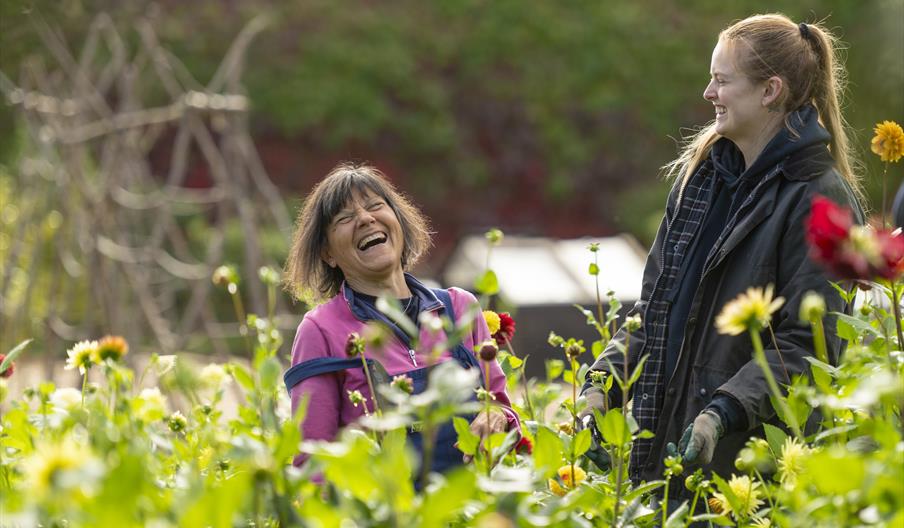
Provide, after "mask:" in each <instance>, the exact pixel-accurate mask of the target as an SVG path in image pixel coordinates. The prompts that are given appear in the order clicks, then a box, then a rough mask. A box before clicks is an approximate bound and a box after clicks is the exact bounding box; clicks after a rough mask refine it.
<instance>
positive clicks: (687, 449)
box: [666, 409, 725, 466]
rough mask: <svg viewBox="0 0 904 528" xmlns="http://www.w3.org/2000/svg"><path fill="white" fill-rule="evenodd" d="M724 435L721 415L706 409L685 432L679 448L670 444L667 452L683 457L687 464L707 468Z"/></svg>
mask: <svg viewBox="0 0 904 528" xmlns="http://www.w3.org/2000/svg"><path fill="white" fill-rule="evenodd" d="M724 433H725V428H724V426H723V425H722V419H721V418H719V414H718V413H716V412H715V411H713V410H711V409H704V410H703V412H701V413H700V414H698V415H697V417H696V418H695V419H694V421H693V422H691V423H690V424H689V425H688V426H687V429H685V430H684V434H683V435H681V440H680V441H679V442H678V447H677V448H676V447H675V444H674V443H673V442H669V443H668V445H667V446H666V452H667V453H668V454H669V455H670V456H681V457H682V458H683V460H684V462H685V463H687V464H691V465H700V466H705V465H706V464H709V463H710V462H712V460H713V453H715V451H716V444H717V443H718V442H719V439H720V438H722V435H723V434H724Z"/></svg>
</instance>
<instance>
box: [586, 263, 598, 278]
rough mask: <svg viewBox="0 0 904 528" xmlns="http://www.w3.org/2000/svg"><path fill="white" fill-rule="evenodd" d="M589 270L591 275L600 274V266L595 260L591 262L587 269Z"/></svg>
mask: <svg viewBox="0 0 904 528" xmlns="http://www.w3.org/2000/svg"><path fill="white" fill-rule="evenodd" d="M587 272H588V273H590V274H591V275H599V274H600V267H599V266H597V265H596V263H595V262H591V263H590V268H589V269H588V270H587Z"/></svg>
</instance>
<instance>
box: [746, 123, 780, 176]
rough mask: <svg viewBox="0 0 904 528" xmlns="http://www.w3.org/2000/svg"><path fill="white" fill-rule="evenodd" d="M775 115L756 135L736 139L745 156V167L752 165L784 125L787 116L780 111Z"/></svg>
mask: <svg viewBox="0 0 904 528" xmlns="http://www.w3.org/2000/svg"><path fill="white" fill-rule="evenodd" d="M774 115H775V117H774V118H773V119H770V120H769V121H768V122H766V123H765V124H764V125H763V128H761V129H760V132H759V133H758V134H756V135H755V136H754V137H752V138H750V139H749V140H745V141H735V145H737V146H738V149H739V150H740V151H741V154H742V155H743V156H744V166H745V167H747V168H750V166H751V165H753V162H754V161H756V159H757V158H758V157H759V156H760V154H762V153H763V149H765V148H766V145H768V144H769V142H770V141H772V138H773V137H775V135H776V134H777V133H778V131H779V130H781V128H782V126H784V122H785V116H784V115H783V114H780V113H775V114H774Z"/></svg>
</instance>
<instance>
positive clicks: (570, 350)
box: [565, 339, 587, 361]
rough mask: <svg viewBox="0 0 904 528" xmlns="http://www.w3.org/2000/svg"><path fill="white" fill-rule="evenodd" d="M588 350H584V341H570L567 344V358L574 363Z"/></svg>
mask: <svg viewBox="0 0 904 528" xmlns="http://www.w3.org/2000/svg"><path fill="white" fill-rule="evenodd" d="M586 350H587V349H586V348H584V341H583V340H580V339H579V340H577V341H575V340H574V339H569V340H568V342H567V343H565V357H567V358H568V360H569V361H574V360H576V359H577V358H578V356H580V355H581V354H583V353H584V351H586Z"/></svg>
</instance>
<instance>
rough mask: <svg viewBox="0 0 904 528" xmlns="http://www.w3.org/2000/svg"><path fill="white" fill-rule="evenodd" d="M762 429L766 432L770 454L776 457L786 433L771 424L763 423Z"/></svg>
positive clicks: (786, 435)
mask: <svg viewBox="0 0 904 528" xmlns="http://www.w3.org/2000/svg"><path fill="white" fill-rule="evenodd" d="M763 430H764V431H765V432H766V442H768V443H769V448H770V449H772V454H773V455H774V456H775V457H776V458H778V456H779V455H781V453H782V446H783V445H785V439H786V438H788V434H787V433H785V432H784V431H782V430H781V429H779V428H778V427H776V426H774V425H772V424H763Z"/></svg>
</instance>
